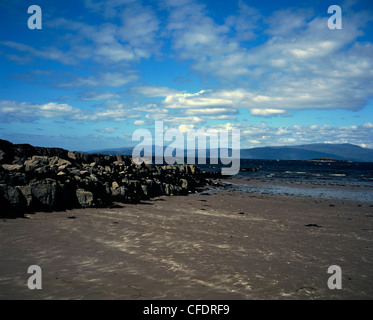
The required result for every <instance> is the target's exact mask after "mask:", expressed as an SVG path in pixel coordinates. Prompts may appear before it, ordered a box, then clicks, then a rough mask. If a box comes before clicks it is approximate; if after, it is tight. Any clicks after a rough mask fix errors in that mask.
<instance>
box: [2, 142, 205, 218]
mask: <svg viewBox="0 0 373 320" xmlns="http://www.w3.org/2000/svg"><path fill="white" fill-rule="evenodd" d="M211 183H212V182H211V180H210V179H209V178H208V176H207V174H205V173H203V172H200V170H199V168H198V167H196V166H194V165H165V166H151V165H145V164H141V165H136V164H135V163H133V161H132V159H131V158H130V157H125V156H120V155H117V156H106V155H99V154H85V153H81V152H73V151H67V150H64V149H60V148H42V147H33V146H31V145H28V144H12V143H10V142H8V141H5V140H0V211H1V213H0V215H1V216H16V215H19V214H23V213H25V212H32V211H41V210H50V211H52V210H65V209H72V208H82V207H83V208H84V207H106V206H111V205H112V204H113V203H115V202H124V203H126V202H131V203H138V202H140V201H141V200H145V199H149V198H152V197H156V196H160V195H178V194H188V193H190V192H196V190H198V189H199V188H203V187H204V186H206V185H208V184H211Z"/></svg>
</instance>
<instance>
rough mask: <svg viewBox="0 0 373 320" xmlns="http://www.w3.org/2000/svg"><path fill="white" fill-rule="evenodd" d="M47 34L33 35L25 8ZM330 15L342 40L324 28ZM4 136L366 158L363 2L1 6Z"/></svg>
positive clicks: (372, 46)
mask: <svg viewBox="0 0 373 320" xmlns="http://www.w3.org/2000/svg"><path fill="white" fill-rule="evenodd" d="M33 4H37V5H39V6H40V7H41V9H42V29H34V30H30V29H29V28H28V26H27V21H28V19H29V17H30V16H31V14H28V13H27V9H28V7H29V6H30V5H33ZM330 5H339V6H340V7H341V9H342V29H340V30H338V29H333V30H331V29H329V28H328V19H329V17H330V16H331V14H328V12H327V11H328V7H329V6H330ZM0 12H1V19H0V138H1V139H6V140H9V141H11V142H13V143H30V144H33V145H38V146H50V147H52V146H53V147H62V148H66V149H70V150H81V151H87V150H95V149H104V148H113V147H114V148H116V147H124V146H131V145H135V144H136V143H134V142H132V141H131V138H132V134H133V132H134V131H135V130H136V129H139V128H144V129H150V130H153V129H154V123H155V121H156V120H163V121H164V125H165V128H179V129H182V130H186V129H188V128H194V129H197V128H203V129H205V130H209V129H211V130H216V129H220V128H226V129H232V128H238V129H240V130H241V147H259V146H269V145H295V144H307V143H320V142H321V143H324V142H326V143H353V144H357V145H360V146H363V147H369V148H373V21H372V17H373V2H372V1H370V0H360V1H358V0H356V1H352V0H351V1H350V0H347V1H337V0H330V1H329V0H328V1H326V0H312V1H302V0H297V1H291V0H287V1H278V0H204V1H203V0H154V1H140V0H98V1H94V0H74V1H70V0H68V1H50V0H32V1H27V0H23V1H19V0H1V1H0Z"/></svg>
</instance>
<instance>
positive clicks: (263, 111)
mask: <svg viewBox="0 0 373 320" xmlns="http://www.w3.org/2000/svg"><path fill="white" fill-rule="evenodd" d="M285 112H286V111H285V110H279V109H257V108H254V109H250V113H251V114H252V115H253V116H265V117H267V116H273V115H279V114H284V113H285Z"/></svg>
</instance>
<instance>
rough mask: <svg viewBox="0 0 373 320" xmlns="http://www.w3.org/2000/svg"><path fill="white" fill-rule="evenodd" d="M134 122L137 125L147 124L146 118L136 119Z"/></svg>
mask: <svg viewBox="0 0 373 320" xmlns="http://www.w3.org/2000/svg"><path fill="white" fill-rule="evenodd" d="M133 124H134V125H135V126H142V125H144V124H145V121H144V120H135V121H134V122H133Z"/></svg>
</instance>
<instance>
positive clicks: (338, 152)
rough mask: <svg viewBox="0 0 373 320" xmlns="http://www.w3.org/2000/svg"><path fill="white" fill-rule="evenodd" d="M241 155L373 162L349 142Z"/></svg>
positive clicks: (368, 152)
mask: <svg viewBox="0 0 373 320" xmlns="http://www.w3.org/2000/svg"><path fill="white" fill-rule="evenodd" d="M132 149H133V148H115V149H106V150H94V151H91V152H90V153H100V154H108V155H116V154H119V155H128V156H131V155H132ZM185 154H186V152H185ZM153 155H154V146H153ZM208 156H209V152H208V151H207V157H208ZM240 156H241V159H266V160H311V159H317V158H333V159H336V160H351V161H356V162H373V149H367V148H362V147H359V146H357V145H353V144H349V143H344V144H330V143H315V144H305V145H298V146H278V147H261V148H251V149H241V152H240Z"/></svg>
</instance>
